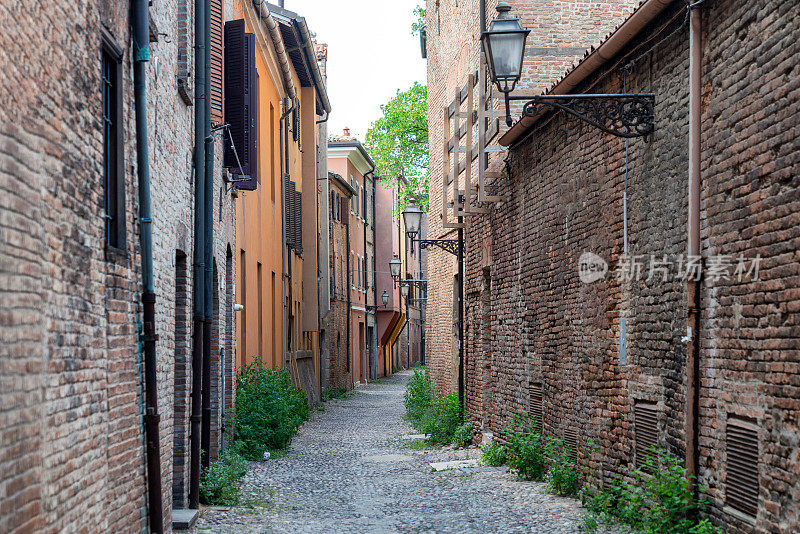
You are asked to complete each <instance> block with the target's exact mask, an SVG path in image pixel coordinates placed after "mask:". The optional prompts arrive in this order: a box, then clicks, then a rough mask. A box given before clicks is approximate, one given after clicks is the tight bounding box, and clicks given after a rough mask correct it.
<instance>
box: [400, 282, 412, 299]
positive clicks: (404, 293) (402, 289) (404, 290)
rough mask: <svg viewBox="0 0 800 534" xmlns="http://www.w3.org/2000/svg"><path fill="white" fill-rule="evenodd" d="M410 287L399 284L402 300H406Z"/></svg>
mask: <svg viewBox="0 0 800 534" xmlns="http://www.w3.org/2000/svg"><path fill="white" fill-rule="evenodd" d="M409 287H410V285H409V284H400V294H401V295H402V296H403V298H408V288H409Z"/></svg>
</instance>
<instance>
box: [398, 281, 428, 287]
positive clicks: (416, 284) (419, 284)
mask: <svg viewBox="0 0 800 534" xmlns="http://www.w3.org/2000/svg"><path fill="white" fill-rule="evenodd" d="M397 283H398V284H399V285H400V287H403V286H409V287H418V288H420V289H427V288H428V281H427V280H414V279H412V278H405V279H403V280H399V281H398V282H397Z"/></svg>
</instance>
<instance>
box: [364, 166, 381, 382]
mask: <svg viewBox="0 0 800 534" xmlns="http://www.w3.org/2000/svg"><path fill="white" fill-rule="evenodd" d="M370 164H371V165H372V168H371V169H370V170H368V171H367V172H366V174H364V194H365V195H366V194H367V176H370V177H371V179H372V183H373V184H375V164H374V163H370ZM372 198H373V200H374V199H375V196H374V195H373V197H372ZM364 207H366V202H364ZM366 211H367V210H364V254H366V253H367V225H370V226H372V228H373V232H372V235H373V238H372V247H373V249H372V257H373V261H374V258H375V238H374V235H375V225H374V224H373V223H374V221H375V211H373V212H372V217H373V218H372V221H373V223H370V221H369V220H367V213H366ZM367 271H369V269H367ZM373 272H374V271H373ZM367 283H368V280H364V285H365V286H366V284H367ZM372 285H373V286H374V285H375V284H372ZM372 290H373V291H372V296H373V300H372V304H373V306H374V305H376V304H378V300H377V299H375V288H374V287H373V288H372ZM366 302H367V295H366V294H364V303H365V304H366ZM369 314H370V311H369V310H367V311H366V312H365V313H364V317H365V320H366V318H368V316H369ZM377 316H378V313H377V311H376V310H372V320H373V322H374V323H375V326H377V324H378V321H377ZM374 328H375V327H373V329H374ZM365 335H366V334H365ZM365 341H366V344H367V349H368V354H369V355H368V356H367V368H368V369H367V376H366V377H365V378H366V380H367V381H369V380H373V379H374V378H373V372H372V367H373V363H374V364H375V366H377V365H378V364H377V362H373V359H374V358H373V357H372V339H368V340H365ZM376 373H377V367H376Z"/></svg>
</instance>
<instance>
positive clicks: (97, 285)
mask: <svg viewBox="0 0 800 534" xmlns="http://www.w3.org/2000/svg"><path fill="white" fill-rule="evenodd" d="M178 3H179V2H178V0H156V1H155V2H154V3H153V6H152V7H151V15H152V16H153V19H154V22H155V24H156V26H157V27H158V28H159V31H160V32H162V33H165V34H166V35H167V36H168V37H166V38H165V37H164V35H161V36H160V39H159V41H158V42H157V43H152V61H151V62H150V64H149V65H148V67H147V76H148V79H147V83H148V98H149V101H148V104H149V110H148V113H149V117H148V118H149V132H150V146H151V152H150V155H151V160H150V166H151V175H152V197H153V218H154V227H153V236H154V246H153V248H154V268H155V279H156V296H157V301H156V310H157V334H158V335H159V341H158V344H157V350H158V353H157V378H158V384H159V411H160V414H161V425H160V437H161V447H160V448H161V452H162V457H161V466H162V481H163V491H164V514H165V518H166V521H165V522H166V523H167V525H169V518H170V510H171V507H172V503H173V499H172V493H171V490H172V489H173V487H176V488H180V487H181V485H182V482H181V481H180V480H175V481H173V478H172V473H173V464H172V458H173V445H174V442H175V440H176V439H177V440H178V441H179V442H180V441H182V440H183V438H184V436H179V435H177V434H176V435H175V436H174V435H173V431H174V427H175V426H177V427H178V428H179V430H180V429H183V430H185V424H186V422H185V420H184V419H183V417H184V414H188V410H184V411H183V413H182V414H180V418H179V419H180V420H175V418H174V417H173V410H174V407H175V402H176V399H175V391H176V389H175V386H176V379H177V382H178V385H179V386H180V384H181V383H182V382H184V381H185V382H188V381H189V380H190V376H188V375H189V369H188V368H187V364H186V360H185V354H186V350H187V347H188V344H189V338H188V336H189V334H190V332H189V329H188V327H187V326H186V324H185V321H184V320H183V319H184V318H185V314H186V313H188V311H187V306H188V305H189V304H190V302H191V296H190V295H188V294H187V293H186V290H183V289H180V288H181V287H183V286H185V287H190V286H191V273H190V272H181V271H186V269H185V268H182V269H176V267H178V266H177V265H176V251H178V250H180V251H183V252H184V253H185V254H187V255H188V256H190V255H191V251H192V247H193V236H192V234H191V228H192V217H193V183H192V180H193V176H192V166H191V151H192V143H193V141H194V139H193V122H194V121H193V108H192V107H189V106H187V105H186V104H185V103H184V101H183V100H182V99H181V97H180V96H179V94H178V90H177V84H176V79H175V72H176V69H177V68H178V52H177V47H178V46H179V43H178V39H176V38H170V37H169V36H176V35H177V34H178V31H177V24H178V21H177V13H178V12H179V9H178V7H179V6H178ZM18 4H19V5H17V6H15V12H16V13H17V14H16V15H15V16H10V17H8V18H9V20H10V22H9V24H8V27H7V28H6V31H5V32H4V33H3V36H2V37H0V42H2V48H3V50H5V51H6V55H5V56H4V57H5V61H3V64H4V65H5V66H6V67H7V68H5V69H3V72H2V73H1V74H0V94H2V95H3V96H4V98H5V101H6V105H5V106H3V111H2V112H0V113H2V117H1V118H2V121H1V122H2V125H1V126H0V146H2V148H0V169H2V171H0V190H2V194H0V199H1V200H0V256H1V257H2V258H3V260H2V261H0V287H2V293H1V295H2V296H1V297H0V299H1V301H2V308H3V309H4V310H5V311H4V313H3V314H2V319H0V337H2V339H3V344H2V347H0V354H1V355H2V358H0V359H1V360H2V362H3V363H2V364H0V382H1V383H2V387H0V391H2V393H0V395H1V396H2V406H3V408H2V418H3V425H2V428H1V429H0V434H1V435H2V438H1V439H0V451H2V454H0V457H1V458H2V460H0V480H1V481H2V482H0V531H2V532H30V531H35V532H56V531H80V530H84V529H85V528H87V527H88V525H92V526H93V527H94V528H95V529H96V530H102V531H110V532H131V531H139V530H142V529H143V528H144V527H145V524H146V508H145V498H144V497H145V489H146V488H145V473H144V447H143V439H142V427H141V411H142V408H141V402H142V391H141V383H142V371H143V370H142V367H141V362H140V356H139V353H138V350H137V337H136V336H137V317H138V313H139V312H140V311H141V305H140V303H139V299H140V291H141V290H140V280H141V275H140V264H141V261H140V257H139V251H138V246H139V245H138V224H137V217H136V214H137V211H138V192H137V188H136V187H137V186H136V184H137V179H136V165H135V161H136V159H135V139H134V135H135V130H134V121H133V102H132V96H133V90H132V89H133V84H132V80H131V75H130V72H131V65H130V55H129V50H128V48H127V46H128V43H129V28H128V24H129V9H128V8H129V6H128V3H127V2H123V3H118V2H108V1H99V0H98V1H95V2H88V3H84V5H83V6H82V8H81V9H78V10H76V9H74V7H75V6H74V5H73V4H72V3H68V2H56V3H54V4H49V5H48V6H47V8H46V9H44V8H43V7H42V6H41V5H40V4H39V3H37V2H28V1H23V2H21V3H18ZM231 6H232V3H231ZM231 6H227V8H228V11H231V12H232V7H231ZM20 14H24V15H20ZM231 14H232V13H231ZM101 26H102V27H105V28H106V29H107V30H108V32H109V33H110V34H111V35H112V37H113V38H114V39H115V40H116V42H117V43H118V44H119V45H120V47H121V48H122V49H123V51H124V57H123V66H122V72H123V81H122V87H123V94H124V98H123V110H122V117H123V120H122V124H121V127H122V128H123V129H124V132H125V134H124V144H125V148H124V155H125V160H124V167H123V169H124V172H123V176H122V181H123V183H124V186H125V198H126V203H125V206H124V213H125V226H126V236H125V247H124V249H123V250H121V251H118V252H113V251H107V250H105V247H104V243H105V220H104V216H103V214H104V202H105V201H104V187H103V170H102V162H103V152H102V151H103V142H102V139H103V137H102V124H103V123H102V120H101V91H100V87H101V80H100V70H101V69H100V50H101V38H100V35H101ZM41 27H47V28H48V31H47V34H46V35H45V34H42V33H40V32H38V31H37V28H41ZM190 40H191V39H190ZM220 149H221V143H217V150H216V153H217V155H218V161H217V172H216V173H215V175H216V181H217V183H216V184H215V221H216V222H215V225H216V228H217V233H216V235H217V242H216V256H217V262H218V264H222V265H224V261H225V244H226V243H232V242H233V235H232V228H233V225H232V221H233V218H232V217H233V212H232V200H231V199H230V197H229V195H227V194H226V193H225V192H224V189H223V187H222V185H223V183H222V176H221V168H220V162H221V160H220V159H219V157H220V156H219V155H220V154H221V150H220ZM220 262H222V263H220ZM176 271H177V272H176ZM189 271H190V270H189ZM176 288H177V290H176ZM223 294H224V292H223ZM176 303H177V308H176ZM176 318H177V319H178V324H177V326H176ZM180 395H185V388H184V390H183V391H180V392H179V397H178V402H179V403H180V402H181V400H180V399H181V398H182V397H180ZM184 408H185V406H184ZM181 461H182V460H181V459H179V462H178V464H179V465H178V467H179V470H180V469H182V468H184V467H182V466H181V465H180V464H181ZM183 465H184V466H185V464H183ZM173 482H174V483H175V484H173ZM184 497H185V496H181V497H179V498H176V504H178V501H181V502H183V498H184Z"/></svg>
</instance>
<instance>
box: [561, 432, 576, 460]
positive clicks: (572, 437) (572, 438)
mask: <svg viewBox="0 0 800 534" xmlns="http://www.w3.org/2000/svg"><path fill="white" fill-rule="evenodd" d="M564 445H566V446H567V447H569V455H570V457H571V458H572V460H573V461H577V459H578V431H577V429H575V428H574V427H570V428H567V429H565V430H564Z"/></svg>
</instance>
